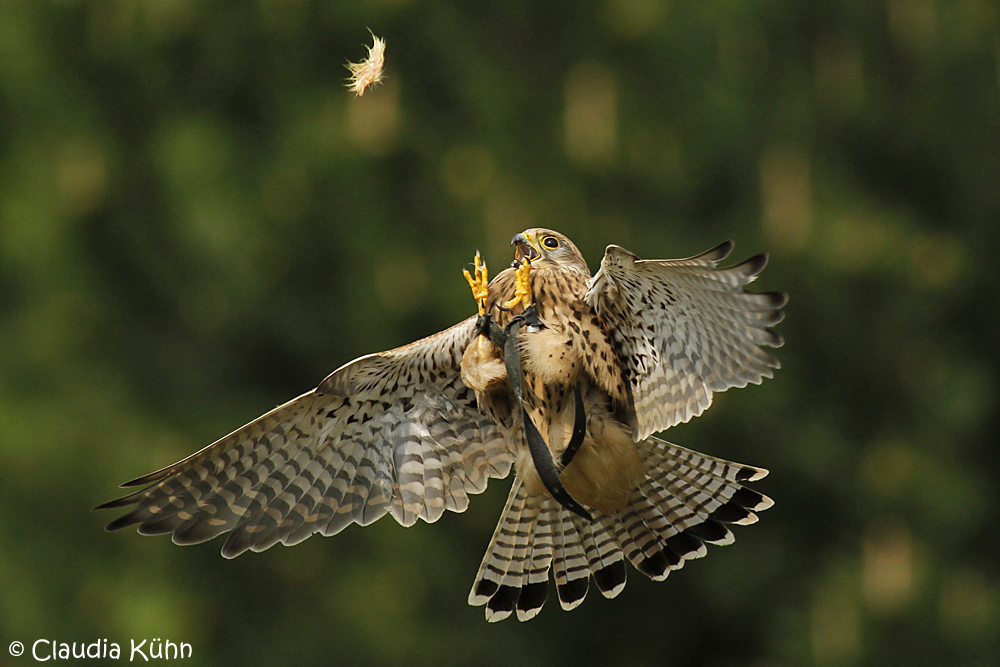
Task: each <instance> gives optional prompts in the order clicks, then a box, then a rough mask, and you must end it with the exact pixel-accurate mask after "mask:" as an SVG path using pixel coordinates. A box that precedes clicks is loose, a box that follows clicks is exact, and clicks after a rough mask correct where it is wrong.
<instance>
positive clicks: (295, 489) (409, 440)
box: [101, 317, 513, 557]
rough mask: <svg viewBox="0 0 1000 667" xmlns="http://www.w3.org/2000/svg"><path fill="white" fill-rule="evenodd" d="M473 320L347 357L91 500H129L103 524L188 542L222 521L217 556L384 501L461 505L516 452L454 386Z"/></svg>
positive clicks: (322, 528) (397, 511) (302, 533)
mask: <svg viewBox="0 0 1000 667" xmlns="http://www.w3.org/2000/svg"><path fill="white" fill-rule="evenodd" d="M475 319H476V318H474V317H473V318H470V319H468V320H466V321H464V322H462V323H460V324H458V325H456V326H454V327H452V328H450V329H447V330H446V331H442V332H441V333H438V334H435V335H433V336H430V337H428V338H424V339H423V340H420V341H417V342H415V343H412V344H410V345H407V346H404V347H401V348H397V349H395V350H390V351H388V352H382V353H379V354H372V355H368V356H365V357H361V358H360V359H356V360H354V361H352V362H350V363H349V364H346V365H345V366H343V367H341V368H340V369H338V370H336V371H334V372H333V373H332V374H331V375H330V376H329V377H327V378H326V379H325V380H324V381H323V382H322V383H321V384H320V385H319V387H317V388H316V389H315V390H313V391H311V392H309V393H307V394H303V395H302V396H299V397H298V398H296V399H294V400H291V401H289V402H288V403H285V404H284V405H282V406H279V407H277V408H275V409H274V410H272V411H271V412H269V413H267V414H266V415H264V416H262V417H259V418H258V419H256V420H254V421H252V422H250V423H249V424H247V425H246V426H244V427H243V428H241V429H239V430H237V431H235V432H233V433H231V434H229V435H228V436H226V437H224V438H222V439H221V440H219V441H218V442H216V443H214V444H212V445H209V446H208V447H206V448H205V449H202V450H201V451H199V452H197V453H195V454H192V455H191V456H189V457H188V458H186V459H184V460H183V461H180V462H178V463H175V464H173V465H171V466H168V467H166V468H164V469H162V470H159V471H157V472H154V473H151V474H149V475H146V476H145V477H140V478H139V479H136V480H133V481H131V482H128V483H127V484H125V486H137V485H143V484H149V485H150V486H148V487H147V488H145V489H142V490H141V491H137V492H135V493H132V494H130V495H127V496H125V497H123V498H119V499H118V500H114V501H112V502H110V503H107V504H105V505H102V506H101V508H107V507H124V506H128V505H137V507H135V508H134V509H132V510H131V511H130V512H129V513H127V514H125V515H123V516H121V517H119V518H118V519H116V520H115V521H113V522H111V523H110V524H109V525H108V530H115V529H118V528H124V527H126V526H132V525H138V526H139V532H140V533H143V534H164V533H173V540H174V542H176V543H178V544H195V543H198V542H203V541H205V540H208V539H211V538H213V537H215V536H216V535H219V534H221V533H224V532H227V531H232V534H231V535H230V537H229V539H228V540H227V541H226V543H225V545H224V546H223V547H222V553H223V555H224V556H226V557H233V556H236V555H238V554H240V553H242V552H243V551H246V550H247V549H252V550H254V551H263V550H264V549H267V548H268V547H270V546H272V545H273V544H275V543H277V542H279V541H280V542H283V543H284V544H289V545H290V544H296V543H298V542H300V541H302V540H304V539H306V538H307V537H309V536H310V535H312V534H313V533H323V534H324V535H333V534H334V533H337V532H339V531H340V530H342V529H343V528H344V527H346V526H347V525H349V524H350V523H351V522H357V523H359V524H361V525H366V524H369V523H371V522H372V521H375V520H376V519H378V518H380V517H381V516H382V515H384V514H385V513H386V512H387V511H388V512H391V513H392V515H393V516H394V517H395V518H396V520H397V521H399V522H400V523H401V524H403V525H404V526H409V525H412V524H413V523H415V522H416V520H417V519H418V518H421V519H424V520H425V521H428V522H433V521H436V520H437V519H438V518H439V517H440V516H441V515H442V513H443V512H444V510H446V509H450V510H452V511H455V512H461V511H464V510H465V508H466V507H467V506H468V504H469V497H468V494H470V493H480V492H482V491H483V490H484V489H485V488H486V483H487V481H488V479H489V478H490V477H504V476H506V475H507V473H508V472H509V471H510V466H511V462H512V460H513V454H512V451H511V449H510V448H509V447H508V445H507V443H506V442H504V439H503V438H502V436H501V434H500V431H499V430H498V429H497V427H496V425H495V424H494V423H493V422H491V421H490V420H489V419H488V418H487V417H485V416H484V415H483V414H482V413H480V411H479V410H478V408H477V406H476V398H475V395H474V394H473V392H472V391H471V390H469V389H468V388H467V387H466V386H465V385H464V384H463V382H462V379H461V373H460V371H459V364H460V363H461V360H462V353H463V352H464V350H465V348H466V347H467V346H468V344H469V342H470V341H472V339H473V337H474V336H475V335H476V330H475Z"/></svg>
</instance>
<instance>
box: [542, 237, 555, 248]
mask: <svg viewBox="0 0 1000 667" xmlns="http://www.w3.org/2000/svg"><path fill="white" fill-rule="evenodd" d="M542 245H543V246H545V247H546V248H548V249H550V250H555V249H556V248H558V247H559V239H557V238H556V237H554V236H546V237H545V238H544V239H542Z"/></svg>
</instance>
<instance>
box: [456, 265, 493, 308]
mask: <svg viewBox="0 0 1000 667" xmlns="http://www.w3.org/2000/svg"><path fill="white" fill-rule="evenodd" d="M474 261H475V267H476V268H475V271H476V277H475V278H473V277H472V274H470V273H469V270H468V269H462V273H463V274H465V279H466V280H468V281H469V287H471V288H472V297H473V298H474V299H475V300H476V305H478V306H479V314H480V315H485V314H486V300H487V299H488V298H489V296H490V273H489V271H488V270H487V269H486V262H484V261H483V259H482V257H480V256H479V251H478V250H477V251H476V259H475V260H474Z"/></svg>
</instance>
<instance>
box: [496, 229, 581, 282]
mask: <svg viewBox="0 0 1000 667" xmlns="http://www.w3.org/2000/svg"><path fill="white" fill-rule="evenodd" d="M510 244H511V245H512V246H514V247H515V248H516V251H515V253H514V262H513V264H512V266H515V267H516V266H518V265H519V264H520V263H521V261H522V260H523V259H527V260H528V261H529V262H531V268H532V269H544V268H549V267H556V266H559V267H573V268H581V267H582V268H583V269H584V270H585V271H587V272H588V273H589V269H587V262H586V261H585V260H584V259H583V255H581V254H580V251H579V250H577V248H576V246H575V245H573V242H572V241H570V240H569V239H568V238H566V237H565V236H564V235H562V234H560V233H559V232H554V231H552V230H551V229H542V228H540V227H536V228H534V229H526V230H524V231H523V232H521V233H520V234H516V235H515V236H514V238H512V239H511V241H510Z"/></svg>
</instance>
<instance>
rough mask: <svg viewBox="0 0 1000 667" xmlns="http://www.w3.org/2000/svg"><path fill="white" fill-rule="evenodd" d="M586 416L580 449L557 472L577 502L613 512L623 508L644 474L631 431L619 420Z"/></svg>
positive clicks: (604, 511) (608, 512) (606, 511)
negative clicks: (607, 420) (600, 421)
mask: <svg viewBox="0 0 1000 667" xmlns="http://www.w3.org/2000/svg"><path fill="white" fill-rule="evenodd" d="M598 421H599V420H596V419H593V418H591V419H589V420H588V424H587V437H586V438H584V440H583V445H582V446H581V447H580V451H578V452H577V453H576V456H574V457H573V460H572V461H571V462H570V464H569V465H568V466H566V468H565V469H564V470H563V471H562V474H561V475H560V476H559V477H560V479H561V480H562V483H563V486H564V487H566V490H567V491H568V492H569V494H570V495H571V496H573V497H574V498H576V500H577V501H578V502H581V503H583V504H584V505H586V506H588V507H593V508H594V509H597V510H600V511H601V512H603V513H605V514H612V513H614V512H617V511H619V510H623V509H625V508H626V507H627V506H628V505H629V503H630V500H631V497H632V494H633V492H634V491H635V489H636V488H637V487H638V486H639V484H640V483H641V482H642V479H643V476H644V474H645V471H644V468H643V463H642V458H641V457H640V455H639V450H638V449H636V446H635V442H634V441H633V440H632V436H631V434H630V433H629V432H628V430H627V429H626V428H625V427H624V426H622V425H621V424H619V423H617V422H614V421H611V422H602V423H599V424H598V423H596V422H598Z"/></svg>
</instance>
